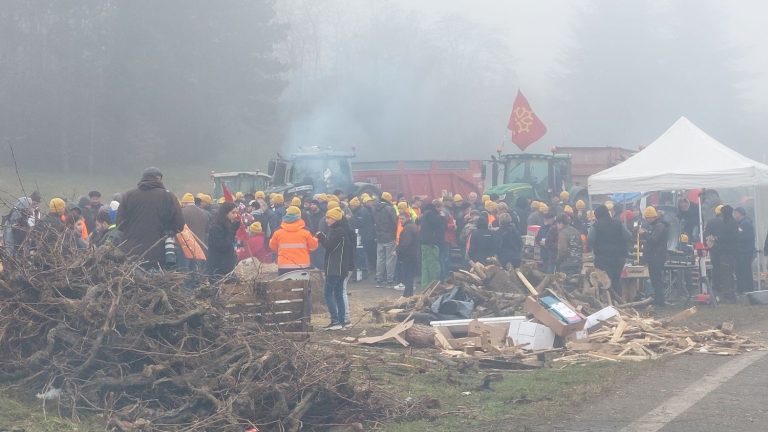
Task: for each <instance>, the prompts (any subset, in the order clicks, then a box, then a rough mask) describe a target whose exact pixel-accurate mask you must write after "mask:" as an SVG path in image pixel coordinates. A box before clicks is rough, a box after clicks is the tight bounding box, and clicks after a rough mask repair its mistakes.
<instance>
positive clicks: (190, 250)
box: [176, 225, 205, 261]
mask: <svg viewBox="0 0 768 432" xmlns="http://www.w3.org/2000/svg"><path fill="white" fill-rule="evenodd" d="M176 243H178V244H179V247H180V248H181V252H182V253H183V254H184V256H185V257H186V258H187V259H194V260H200V261H205V252H204V251H203V247H202V246H200V243H198V242H197V239H195V235H194V234H192V230H191V229H189V227H188V226H186V225H184V229H183V230H181V232H180V233H178V234H176Z"/></svg>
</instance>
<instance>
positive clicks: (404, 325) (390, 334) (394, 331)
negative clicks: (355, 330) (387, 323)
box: [357, 318, 414, 347]
mask: <svg viewBox="0 0 768 432" xmlns="http://www.w3.org/2000/svg"><path fill="white" fill-rule="evenodd" d="M413 323H414V321H413V320H412V319H410V318H409V319H408V320H406V321H403V322H401V323H400V324H398V325H396V326H394V327H392V328H391V329H389V331H387V332H386V333H384V334H383V335H381V336H371V337H365V338H359V339H357V342H358V343H362V344H375V343H379V342H383V341H385V340H387V339H395V340H396V341H398V342H400V344H401V345H403V346H406V347H407V346H408V345H409V344H408V341H406V340H405V339H403V338H402V337H399V336H400V334H401V333H403V332H405V331H406V330H408V329H409V328H411V327H413ZM395 336H398V337H395Z"/></svg>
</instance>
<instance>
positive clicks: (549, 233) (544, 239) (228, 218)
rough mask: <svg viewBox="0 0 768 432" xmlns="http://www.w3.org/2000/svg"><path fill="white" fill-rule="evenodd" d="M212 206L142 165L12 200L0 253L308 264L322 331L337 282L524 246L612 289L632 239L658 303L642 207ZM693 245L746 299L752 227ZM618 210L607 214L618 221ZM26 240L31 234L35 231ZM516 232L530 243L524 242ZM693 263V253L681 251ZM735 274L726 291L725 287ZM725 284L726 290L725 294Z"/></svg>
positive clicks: (510, 259) (657, 250) (722, 214)
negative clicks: (110, 180)
mask: <svg viewBox="0 0 768 432" xmlns="http://www.w3.org/2000/svg"><path fill="white" fill-rule="evenodd" d="M229 195H231V196H230V197H228V198H224V197H222V198H220V199H218V200H216V201H214V200H213V198H212V197H211V196H210V195H207V194H205V193H197V194H196V195H193V194H192V193H184V194H183V195H182V196H181V199H180V200H179V199H177V197H176V196H175V195H174V194H173V193H171V192H169V191H168V190H167V189H166V188H165V186H164V184H163V175H162V173H161V172H160V170H158V169H157V168H148V169H147V170H145V171H144V173H143V174H142V177H141V180H140V181H139V183H138V185H137V187H136V188H135V189H132V190H130V191H127V192H125V193H121V194H115V195H114V196H113V197H112V200H111V201H110V202H109V204H106V205H105V204H102V201H101V194H100V193H99V192H98V191H93V192H91V193H89V195H88V196H87V197H82V198H81V199H80V200H79V201H78V203H77V204H74V203H67V202H66V201H65V200H64V199H62V198H53V199H51V200H50V201H49V203H48V210H49V211H48V212H47V213H46V214H41V211H40V203H41V201H42V200H41V197H40V194H39V193H37V192H35V193H33V194H31V195H30V196H29V197H22V198H20V199H19V200H18V201H17V202H16V203H15V205H14V207H13V209H12V211H11V212H10V213H9V214H8V215H7V217H6V218H4V219H6V220H4V223H3V226H4V233H3V234H4V235H3V243H4V247H5V248H6V250H7V251H9V252H10V254H11V255H14V254H17V253H20V252H23V251H24V249H25V248H39V247H44V246H45V245H46V244H48V243H50V242H51V241H54V240H52V238H51V237H47V236H48V234H45V233H48V232H55V233H58V234H60V236H58V237H57V239H58V240H56V241H62V242H64V243H63V244H64V245H65V246H66V247H68V248H70V249H72V250H76V249H85V248H89V247H99V246H101V245H104V244H112V245H115V246H117V247H119V248H120V249H122V250H123V251H125V252H126V253H127V254H130V255H132V256H134V257H136V258H137V259H138V261H139V262H141V266H142V268H143V269H145V270H146V271H153V270H154V269H159V268H164V269H168V268H174V269H178V270H180V271H185V272H187V273H188V274H189V279H188V283H187V285H186V286H187V288H189V289H194V287H195V286H197V285H198V284H199V283H200V282H201V279H202V278H203V277H207V278H209V279H210V281H211V282H213V283H215V282H219V281H222V280H223V281H226V280H227V278H231V277H232V272H233V270H234V268H235V266H236V265H237V263H238V262H239V261H242V260H244V259H248V258H251V257H253V258H256V259H257V260H258V261H259V262H263V263H272V262H275V263H276V264H277V268H278V272H279V273H280V274H283V273H287V272H290V271H294V270H304V269H310V268H317V269H321V270H322V271H323V272H324V273H325V276H326V286H325V293H324V295H325V301H326V304H327V306H328V309H329V313H330V316H331V322H330V323H329V325H328V328H330V329H338V328H342V327H344V326H345V325H348V324H349V308H348V298H347V295H346V289H347V282H348V281H350V280H352V281H359V280H364V279H372V281H373V282H375V284H376V286H377V287H379V288H387V287H388V288H393V289H395V290H398V291H402V295H403V296H406V297H408V296H412V295H413V294H414V292H415V290H416V289H417V287H418V286H420V287H426V286H427V285H429V284H430V283H432V282H433V281H437V280H443V279H445V278H446V277H447V276H448V274H449V272H450V271H451V270H452V269H453V268H454V267H457V266H458V267H461V266H464V265H466V264H467V263H468V262H469V261H474V262H483V263H484V262H487V261H488V260H491V259H493V260H496V261H497V262H498V263H499V264H500V265H502V266H509V265H511V266H513V267H519V266H520V265H521V262H522V259H523V250H524V242H523V239H524V238H529V239H530V240H532V243H533V244H534V245H535V246H538V248H537V250H538V251H539V252H540V260H541V265H542V268H543V270H544V271H545V272H549V273H552V272H556V271H557V272H562V273H566V274H568V275H572V274H579V273H581V271H582V264H583V256H584V254H585V253H586V252H590V251H591V252H593V253H594V261H595V266H596V267H597V268H599V269H602V270H604V271H605V272H606V273H607V274H608V276H609V278H610V280H611V284H612V285H614V284H615V286H620V281H621V272H622V269H623V268H624V265H625V264H626V260H627V258H628V256H629V252H630V251H631V250H632V248H633V245H634V244H635V239H637V240H639V241H640V242H641V243H642V245H643V247H642V249H643V261H644V263H645V264H647V265H648V268H649V273H650V280H651V285H652V287H653V290H654V293H653V297H654V301H655V303H656V304H658V305H663V304H664V291H665V284H664V280H663V279H664V264H665V262H666V258H667V253H668V249H667V246H668V240H669V238H670V235H671V234H670V228H669V223H668V222H667V221H665V219H664V218H663V217H662V215H661V214H660V211H657V210H656V209H655V208H654V207H652V206H648V207H646V208H645V209H644V210H643V211H642V213H641V212H640V211H639V210H632V209H624V210H622V211H619V212H616V211H615V210H616V209H615V206H614V204H613V203H612V202H610V201H608V202H605V203H604V204H602V205H598V206H597V207H595V208H594V210H593V211H589V210H587V205H586V203H585V202H584V201H583V200H576V201H575V202H572V200H571V199H570V195H569V194H568V192H565V191H564V192H561V193H560V194H558V195H556V196H553V197H552V198H551V199H550V200H549V202H547V203H544V202H539V201H532V200H530V199H526V198H522V197H521V198H518V199H517V200H516V201H515V203H514V205H513V206H510V205H508V204H507V202H505V201H503V200H501V199H500V197H498V196H495V195H482V196H478V194H476V193H474V192H473V193H470V194H468V195H467V198H466V199H464V197H462V196H461V195H459V194H456V195H453V196H446V197H441V198H435V199H426V198H425V197H410V198H406V197H404V196H402V195H400V196H397V197H395V196H393V195H392V194H391V193H389V192H386V191H385V192H382V193H381V194H380V196H373V195H370V194H366V193H363V194H360V195H359V196H346V195H345V194H344V193H343V192H342V191H335V192H334V193H333V194H324V193H319V194H315V195H313V196H305V197H303V198H301V197H298V196H295V197H291V198H290V199H286V197H284V196H283V195H281V194H270V195H267V194H266V193H265V192H264V191H255V192H253V193H243V192H236V193H235V194H234V195H232V194H229ZM693 206H694V204H692V203H690V202H688V201H687V200H681V201H680V204H679V213H678V217H679V219H680V221H681V225H682V227H683V228H682V231H683V234H682V235H681V238H680V240H681V242H680V243H681V247H685V246H686V244H687V243H688V240H689V237H690V238H691V239H692V238H693V236H694V232H693V230H694V225H695V224H693V223H691V222H690V221H691V220H693V219H692V215H693V214H694V213H697V212H698V210H697V209H694V208H693ZM716 210H717V215H716V216H715V218H713V219H712V220H710V221H709V222H708V223H707V225H706V230H705V232H704V233H703V237H704V238H705V239H706V241H707V246H708V249H709V250H710V252H711V256H712V263H713V273H714V275H715V281H716V282H715V287H716V288H717V289H718V290H719V291H718V292H719V293H722V294H723V295H724V296H726V297H728V296H731V295H732V294H734V293H735V292H737V291H738V292H746V291H748V290H751V287H752V284H753V281H752V269H751V263H752V260H753V259H754V257H755V255H756V250H755V248H754V240H755V239H754V235H755V234H754V228H753V227H752V223H751V221H750V220H749V218H748V217H747V216H746V213H747V212H746V211H745V210H744V209H743V208H736V209H733V208H732V207H730V206H727V205H725V206H719V207H717V209H716ZM617 213H618V214H617ZM35 233H38V234H35ZM527 234H532V235H530V236H526V235H527ZM691 253H692V249H691ZM733 275H735V281H736V284H735V285H733V284H731V285H729V280H731V278H732V276H733ZM729 286H730V287H731V289H729Z"/></svg>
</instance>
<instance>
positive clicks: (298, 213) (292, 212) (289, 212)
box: [285, 206, 301, 216]
mask: <svg viewBox="0 0 768 432" xmlns="http://www.w3.org/2000/svg"><path fill="white" fill-rule="evenodd" d="M285 214H287V215H292V216H301V209H300V208H298V207H296V206H289V207H288V208H287V209H285Z"/></svg>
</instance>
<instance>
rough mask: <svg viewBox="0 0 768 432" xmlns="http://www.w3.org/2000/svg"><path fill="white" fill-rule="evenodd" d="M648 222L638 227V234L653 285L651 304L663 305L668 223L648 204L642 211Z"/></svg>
mask: <svg viewBox="0 0 768 432" xmlns="http://www.w3.org/2000/svg"><path fill="white" fill-rule="evenodd" d="M643 216H644V217H645V220H646V221H647V222H648V225H647V227H644V228H641V229H640V236H641V238H642V239H643V241H644V242H645V245H644V249H643V258H644V260H645V263H646V264H648V274H649V276H650V279H651V285H652V286H653V304H655V305H657V306H663V305H664V292H665V291H666V284H665V283H664V264H665V263H666V262H667V241H668V240H669V224H668V223H667V222H666V221H665V220H664V219H662V218H661V217H659V215H658V213H657V212H656V209H655V208H654V207H652V206H648V207H646V208H645V210H644V211H643Z"/></svg>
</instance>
